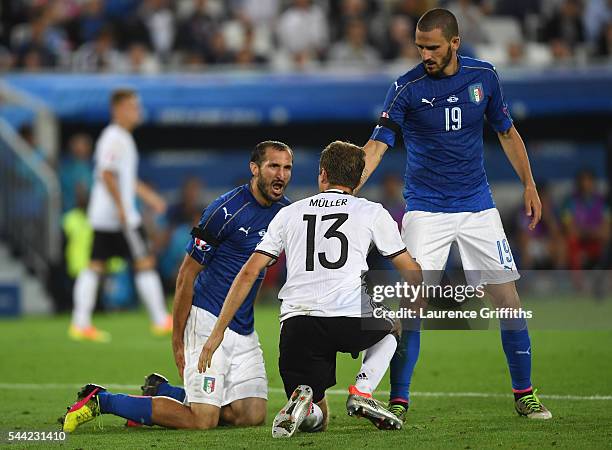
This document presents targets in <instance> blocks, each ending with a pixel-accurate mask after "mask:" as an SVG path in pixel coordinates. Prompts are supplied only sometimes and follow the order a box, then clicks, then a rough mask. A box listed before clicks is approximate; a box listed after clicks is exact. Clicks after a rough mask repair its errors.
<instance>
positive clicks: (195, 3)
mask: <svg viewBox="0 0 612 450" xmlns="http://www.w3.org/2000/svg"><path fill="white" fill-rule="evenodd" d="M435 6H441V7H446V8H448V9H450V10H451V11H452V12H453V13H454V14H455V15H456V16H457V18H458V19H459V23H461V24H462V29H461V36H462V47H461V48H462V50H461V51H462V53H463V54H465V55H468V56H476V57H479V58H482V59H486V60H489V61H491V62H493V63H495V64H497V65H501V66H521V65H530V66H548V65H552V64H570V65H573V64H577V65H580V64H585V63H588V62H592V61H594V60H601V61H609V60H610V58H611V57H612V1H610V0H229V1H221V0H176V1H170V0H19V1H17V0H3V1H2V2H0V12H1V15H2V19H1V20H2V22H1V24H0V70H23V71H28V72H35V71H42V70H61V71H76V72H120V73H143V74H152V73H157V72H159V71H166V70H179V69H180V70H185V69H192V70H201V69H203V68H204V67H206V68H212V67H215V66H220V65H228V64H231V65H235V66H237V67H239V68H244V69H257V68H262V69H266V70H270V69H272V70H308V69H313V68H316V69H320V68H321V67H331V68H347V67H358V68H360V69H363V68H370V67H378V66H379V65H380V64H381V63H388V64H400V65H402V66H409V65H410V64H412V63H414V62H416V61H417V57H418V53H417V50H416V47H415V46H414V42H413V36H414V25H415V23H416V20H417V19H418V17H419V16H420V15H421V14H422V13H424V12H425V11H426V10H427V9H429V8H432V7H435Z"/></svg>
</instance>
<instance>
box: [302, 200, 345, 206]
mask: <svg viewBox="0 0 612 450" xmlns="http://www.w3.org/2000/svg"><path fill="white" fill-rule="evenodd" d="M346 200H347V199H346V198H339V199H337V200H328V199H326V198H312V199H310V205H309V206H318V207H319V208H329V207H331V206H344V205H346Z"/></svg>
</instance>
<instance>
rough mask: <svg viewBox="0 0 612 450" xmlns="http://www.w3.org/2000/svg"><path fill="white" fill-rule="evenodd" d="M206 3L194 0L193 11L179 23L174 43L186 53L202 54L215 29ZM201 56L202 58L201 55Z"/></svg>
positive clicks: (215, 26) (215, 25) (215, 24)
mask: <svg viewBox="0 0 612 450" xmlns="http://www.w3.org/2000/svg"><path fill="white" fill-rule="evenodd" d="M207 5H208V3H207V1H206V0H198V1H196V2H195V5H194V7H195V9H194V11H193V13H192V14H191V15H190V16H189V17H187V18H186V19H184V20H182V21H181V22H180V23H179V26H178V36H177V43H176V45H177V48H178V49H179V50H181V51H183V52H185V53H186V54H187V55H190V54H191V55H196V54H200V55H203V54H204V52H205V51H206V49H207V48H208V47H209V43H210V41H211V38H212V35H213V34H214V33H215V31H217V28H218V26H217V22H216V20H215V18H214V17H213V16H212V15H211V14H210V13H209V11H208V6H207ZM193 58H194V57H191V58H190V59H193ZM201 58H202V59H203V56H201Z"/></svg>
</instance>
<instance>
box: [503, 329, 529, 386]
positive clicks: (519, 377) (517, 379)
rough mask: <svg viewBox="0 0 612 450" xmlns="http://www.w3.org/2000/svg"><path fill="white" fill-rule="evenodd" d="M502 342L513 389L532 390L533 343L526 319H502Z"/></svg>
mask: <svg viewBox="0 0 612 450" xmlns="http://www.w3.org/2000/svg"><path fill="white" fill-rule="evenodd" d="M499 323H500V328H501V340H502V346H503V347H504V353H505V354H506V360H507V361H508V368H509V369H510V377H511V378H512V389H513V390H514V391H526V390H528V389H531V341H530V340H529V331H528V330H527V321H526V320H525V319H500V321H499Z"/></svg>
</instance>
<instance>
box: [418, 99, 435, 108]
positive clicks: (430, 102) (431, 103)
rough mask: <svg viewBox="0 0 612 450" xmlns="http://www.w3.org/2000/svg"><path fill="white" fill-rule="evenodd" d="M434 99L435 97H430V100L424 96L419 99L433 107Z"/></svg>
mask: <svg viewBox="0 0 612 450" xmlns="http://www.w3.org/2000/svg"><path fill="white" fill-rule="evenodd" d="M435 99H436V97H434V98H432V99H431V100H427V99H426V98H422V99H421V103H427V104H428V105H430V106H431V107H432V108H433V105H434V104H433V102H434V100H435Z"/></svg>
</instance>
